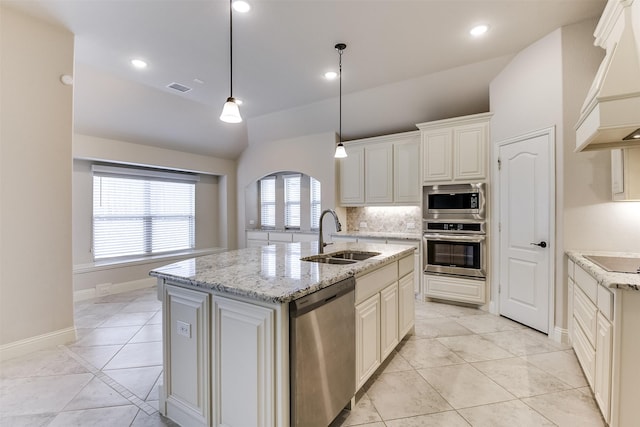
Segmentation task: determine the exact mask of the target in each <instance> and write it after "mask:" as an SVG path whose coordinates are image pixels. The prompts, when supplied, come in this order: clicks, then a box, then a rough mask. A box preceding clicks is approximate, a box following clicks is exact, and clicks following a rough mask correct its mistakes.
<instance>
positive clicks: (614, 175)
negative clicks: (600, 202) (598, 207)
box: [611, 148, 640, 201]
mask: <svg viewBox="0 0 640 427" xmlns="http://www.w3.org/2000/svg"><path fill="white" fill-rule="evenodd" d="M611 193H612V197H613V200H616V201H621V200H636V201H637V200H640V148H618V149H615V150H611Z"/></svg>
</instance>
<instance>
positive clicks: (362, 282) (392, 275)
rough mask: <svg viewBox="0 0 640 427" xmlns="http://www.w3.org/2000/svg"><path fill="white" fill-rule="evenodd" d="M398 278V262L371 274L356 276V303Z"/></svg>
mask: <svg viewBox="0 0 640 427" xmlns="http://www.w3.org/2000/svg"><path fill="white" fill-rule="evenodd" d="M396 280H398V263H397V262H392V263H391V264H387V265H385V266H384V267H382V268H379V269H377V270H376V271H373V272H371V273H369V274H365V275H364V276H361V277H356V304H358V303H359V302H361V301H364V300H366V299H367V298H369V297H370V296H372V295H375V294H377V293H378V292H380V291H381V290H382V289H384V288H386V287H387V286H388V285H390V284H391V283H393V282H395V281H396Z"/></svg>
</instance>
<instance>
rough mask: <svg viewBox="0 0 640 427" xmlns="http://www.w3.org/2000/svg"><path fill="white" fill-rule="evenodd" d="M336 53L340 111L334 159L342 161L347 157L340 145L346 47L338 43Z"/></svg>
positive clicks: (342, 145) (342, 146)
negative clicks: (338, 59)
mask: <svg viewBox="0 0 640 427" xmlns="http://www.w3.org/2000/svg"><path fill="white" fill-rule="evenodd" d="M335 48H336V50H337V51H338V55H339V57H340V61H339V67H338V77H339V79H340V98H339V99H340V109H339V129H338V141H339V142H338V146H337V147H336V154H335V155H334V157H335V158H336V159H343V158H345V157H347V151H346V150H345V149H344V144H342V52H343V51H344V50H345V49H346V48H347V45H346V44H344V43H338V44H337V45H336V46H335Z"/></svg>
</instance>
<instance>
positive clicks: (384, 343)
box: [356, 255, 415, 390]
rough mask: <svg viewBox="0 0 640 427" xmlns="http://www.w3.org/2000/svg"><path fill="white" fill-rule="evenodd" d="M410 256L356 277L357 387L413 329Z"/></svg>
mask: <svg viewBox="0 0 640 427" xmlns="http://www.w3.org/2000/svg"><path fill="white" fill-rule="evenodd" d="M413 275H414V271H413V256H412V255H410V256H408V257H405V258H402V259H400V260H399V261H397V262H394V263H393V264H388V265H386V266H384V267H381V268H379V269H378V270H376V271H373V272H371V273H368V274H365V275H364V276H361V277H356V390H358V389H360V387H362V386H363V385H364V384H365V383H366V381H367V380H368V379H369V378H370V377H371V375H372V374H373V373H374V372H375V371H376V369H378V367H379V366H380V365H381V364H382V362H384V360H385V359H386V358H387V357H389V355H390V354H391V353H392V352H393V350H394V349H395V348H396V346H397V345H398V343H399V342H400V340H401V339H402V338H403V337H404V336H405V335H406V334H407V333H408V332H409V331H410V330H411V329H412V328H413V326H414V323H415V314H414V302H415V294H414V284H413V283H414V281H413V277H414V276H413Z"/></svg>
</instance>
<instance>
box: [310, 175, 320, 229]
mask: <svg viewBox="0 0 640 427" xmlns="http://www.w3.org/2000/svg"><path fill="white" fill-rule="evenodd" d="M309 186H310V193H311V228H312V229H314V230H317V229H318V228H320V214H321V200H320V199H321V194H322V192H321V191H320V181H318V180H317V179H315V178H313V177H310V184H309Z"/></svg>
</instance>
